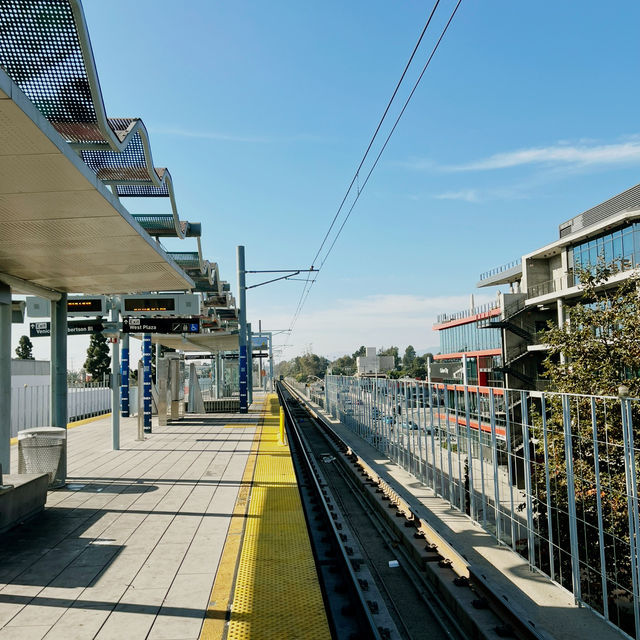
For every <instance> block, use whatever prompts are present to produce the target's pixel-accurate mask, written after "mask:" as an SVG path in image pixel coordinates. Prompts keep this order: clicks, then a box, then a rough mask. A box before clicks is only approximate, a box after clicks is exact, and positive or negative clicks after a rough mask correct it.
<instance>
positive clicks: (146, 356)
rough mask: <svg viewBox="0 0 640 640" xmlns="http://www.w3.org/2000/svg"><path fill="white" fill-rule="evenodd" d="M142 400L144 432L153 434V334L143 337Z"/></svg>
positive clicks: (146, 334)
mask: <svg viewBox="0 0 640 640" xmlns="http://www.w3.org/2000/svg"><path fill="white" fill-rule="evenodd" d="M142 398H143V416H144V432H145V433H151V334H150V333H145V334H143V336H142Z"/></svg>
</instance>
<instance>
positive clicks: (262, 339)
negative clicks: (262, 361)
mask: <svg viewBox="0 0 640 640" xmlns="http://www.w3.org/2000/svg"><path fill="white" fill-rule="evenodd" d="M251 348H252V349H255V350H256V351H267V350H268V349H269V336H251Z"/></svg>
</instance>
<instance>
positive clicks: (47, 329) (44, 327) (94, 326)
mask: <svg viewBox="0 0 640 640" xmlns="http://www.w3.org/2000/svg"><path fill="white" fill-rule="evenodd" d="M103 329H104V325H103V324H102V321H98V320H69V321H68V322H67V335H69V336H76V335H87V334H90V333H99V332H100V331H102V330H103ZM29 335H30V336H31V337H32V338H46V337H47V336H50V335H51V323H50V322H30V323H29Z"/></svg>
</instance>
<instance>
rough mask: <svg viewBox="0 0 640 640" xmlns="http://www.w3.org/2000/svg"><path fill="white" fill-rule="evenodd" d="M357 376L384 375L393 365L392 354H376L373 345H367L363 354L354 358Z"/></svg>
mask: <svg viewBox="0 0 640 640" xmlns="http://www.w3.org/2000/svg"><path fill="white" fill-rule="evenodd" d="M356 366H357V371H356V375H357V376H360V377H362V376H377V375H384V374H386V373H388V372H389V371H391V370H392V369H393V368H394V367H395V361H394V358H393V356H378V355H376V348H375V347H367V353H366V355H364V356H359V357H358V358H356Z"/></svg>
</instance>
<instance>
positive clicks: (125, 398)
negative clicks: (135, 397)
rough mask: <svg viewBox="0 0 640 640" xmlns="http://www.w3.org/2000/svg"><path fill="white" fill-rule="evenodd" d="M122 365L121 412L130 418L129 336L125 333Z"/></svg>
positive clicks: (122, 338)
mask: <svg viewBox="0 0 640 640" xmlns="http://www.w3.org/2000/svg"><path fill="white" fill-rule="evenodd" d="M120 339H121V344H120V348H121V365H120V377H121V380H122V384H121V386H120V411H121V412H122V417H123V418H128V417H129V411H130V407H129V334H128V333H123V334H122V336H121V338H120Z"/></svg>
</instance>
